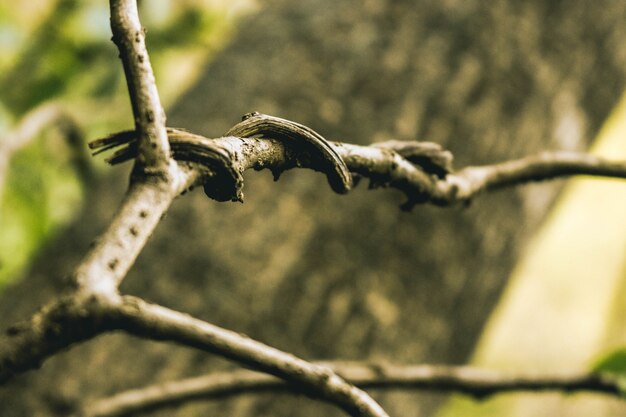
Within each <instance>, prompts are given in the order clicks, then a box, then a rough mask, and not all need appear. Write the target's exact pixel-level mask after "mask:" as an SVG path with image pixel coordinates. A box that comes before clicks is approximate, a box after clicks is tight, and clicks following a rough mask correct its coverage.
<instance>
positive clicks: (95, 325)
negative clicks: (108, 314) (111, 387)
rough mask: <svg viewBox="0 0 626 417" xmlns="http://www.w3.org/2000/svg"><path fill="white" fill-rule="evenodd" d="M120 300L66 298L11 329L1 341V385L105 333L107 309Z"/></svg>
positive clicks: (94, 297)
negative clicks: (104, 313) (105, 307)
mask: <svg viewBox="0 0 626 417" xmlns="http://www.w3.org/2000/svg"><path fill="white" fill-rule="evenodd" d="M117 299H118V297H116V296H112V297H103V296H100V295H97V294H92V295H90V296H88V297H81V298H79V297H73V296H65V297H62V298H61V299H59V300H58V301H56V302H54V303H51V304H49V305H48V306H46V307H44V308H43V309H41V310H40V311H39V312H38V313H36V314H35V315H34V316H33V317H32V318H31V319H30V320H28V321H24V322H21V323H17V324H15V325H13V326H11V327H10V328H8V329H7V331H6V333H5V334H4V335H3V336H2V337H0V384H2V383H4V382H6V381H8V380H9V379H11V378H12V377H13V376H15V375H17V374H20V373H22V372H25V371H28V370H30V369H36V368H39V367H40V366H41V364H42V363H43V361H44V360H45V359H47V358H48V357H50V356H52V355H54V354H55V353H58V352H59V351H61V350H63V349H66V348H68V347H69V346H71V345H72V344H75V343H77V342H80V341H85V340H88V339H90V338H92V337H94V336H96V335H98V334H99V333H102V332H103V331H104V329H105V327H106V324H105V321H103V320H102V317H103V314H102V312H103V311H104V305H105V304H109V303H111V302H116V300H117Z"/></svg>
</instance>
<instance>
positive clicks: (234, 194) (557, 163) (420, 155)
mask: <svg viewBox="0 0 626 417" xmlns="http://www.w3.org/2000/svg"><path fill="white" fill-rule="evenodd" d="M261 116H264V115H261ZM265 117H270V118H271V117H272V116H265ZM272 119H273V120H274V122H275V121H276V120H283V119H278V118H272ZM272 128H275V129H277V130H276V132H274V131H273V130H272ZM283 130H284V126H280V127H279V128H276V126H275V125H271V126H265V128H264V130H263V131H262V132H259V131H252V133H251V132H245V133H251V134H258V133H261V134H262V135H263V136H264V138H242V137H234V136H227V137H221V138H217V139H208V138H204V137H202V136H199V135H195V134H193V133H190V132H187V131H185V130H181V129H174V128H168V135H169V140H170V143H171V146H172V151H173V156H174V158H176V159H178V160H181V161H189V162H195V163H199V164H201V165H203V166H206V167H207V168H209V170H211V171H212V172H213V175H212V176H211V177H209V178H207V181H206V182H205V192H206V194H207V195H208V196H209V197H211V198H214V199H216V200H218V201H225V200H242V198H243V193H242V188H243V177H242V176H241V174H242V172H243V171H244V170H245V169H249V168H254V169H257V170H259V169H262V168H268V169H270V170H271V171H272V172H273V173H274V176H275V178H278V176H279V175H280V173H281V172H282V171H284V170H287V169H291V168H295V167H307V168H312V169H314V170H316V171H321V172H324V173H326V175H328V176H329V178H331V177H332V178H334V177H337V173H336V171H337V170H338V168H337V166H336V165H337V164H335V163H334V162H333V161H334V160H335V159H336V158H335V157H334V155H337V156H338V157H339V158H341V159H342V160H343V162H344V163H345V165H346V166H347V168H348V169H349V171H350V172H352V173H355V174H358V175H360V176H362V177H367V178H369V179H370V181H371V182H370V188H377V187H393V188H397V189H399V190H401V191H403V192H404V193H405V194H406V196H407V198H408V201H407V203H405V204H404V206H403V208H404V209H411V208H412V207H413V206H414V205H416V204H420V203H432V204H436V205H440V206H449V205H453V204H457V203H464V202H468V201H469V200H471V199H472V198H473V197H474V196H476V195H478V194H479V193H480V192H482V191H483V190H494V189H498V188H503V187H508V186H514V185H518V184H523V183H526V182H530V181H543V180H549V179H553V178H557V177H563V176H571V175H593V176H604V177H611V178H626V162H623V161H621V162H617V161H616V162H613V161H608V160H605V159H603V158H599V157H595V156H592V155H588V154H583V153H573V152H546V153H542V154H540V155H536V156H529V157H526V158H522V159H518V160H513V161H508V162H503V163H500V164H494V165H485V166H476V167H467V168H464V169H461V170H459V171H456V172H453V171H452V170H451V158H452V156H451V154H450V153H449V152H448V151H445V150H443V149H441V148H439V147H438V145H435V144H429V143H424V142H408V143H407V142H399V141H389V142H384V143H379V144H374V145H372V146H359V145H353V144H348V143H342V142H324V143H325V144H327V146H329V147H331V148H333V149H332V153H331V152H330V151H328V152H327V154H330V155H331V156H327V157H326V159H323V158H320V156H319V155H320V152H319V150H317V149H314V148H312V147H302V146H300V145H299V144H298V141H296V140H291V141H289V140H284V135H285V133H284V131H283ZM231 131H232V130H231ZM238 131H239V130H238V129H235V132H238ZM135 136H136V134H135V133H134V132H130V131H126V132H120V133H117V134H114V135H111V136H109V137H107V138H103V139H99V140H96V141H94V142H92V143H90V146H91V148H92V149H97V151H96V153H99V152H101V151H105V150H108V149H112V148H115V147H119V149H118V150H117V151H116V152H115V153H114V154H113V156H112V157H110V158H109V159H108V161H109V162H111V163H113V164H115V163H119V162H123V161H125V160H128V159H131V158H133V157H134V156H135V155H136V153H137V150H136V140H135ZM274 136H277V137H279V138H275V137H274ZM328 159H330V160H331V162H330V163H329V162H328ZM329 181H330V180H329ZM344 191H345V190H344ZM344 191H341V192H344Z"/></svg>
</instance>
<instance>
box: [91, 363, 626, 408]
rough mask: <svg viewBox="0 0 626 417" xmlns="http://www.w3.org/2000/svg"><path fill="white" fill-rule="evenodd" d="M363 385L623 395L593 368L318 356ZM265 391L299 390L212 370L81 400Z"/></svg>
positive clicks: (254, 375) (168, 400)
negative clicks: (540, 369)
mask: <svg viewBox="0 0 626 417" xmlns="http://www.w3.org/2000/svg"><path fill="white" fill-rule="evenodd" d="M319 364H320V365H324V366H328V367H330V368H332V369H334V370H335V372H337V373H338V374H339V375H341V376H342V377H343V378H345V379H346V380H348V381H350V382H352V383H353V384H355V385H357V386H359V387H360V388H363V389H370V388H371V389H384V390H389V389H411V390H414V389H420V390H433V391H446V392H448V391H451V392H459V393H463V394H467V395H470V396H473V397H475V398H478V399H482V398H484V397H487V396H491V395H496V394H501V393H506V392H517V391H553V390H556V391H561V392H580V391H585V392H596V393H604V394H608V395H621V394H620V392H621V391H620V388H619V383H618V381H617V378H614V377H611V376H608V375H598V374H592V373H569V374H568V373H561V374H543V375H542V374H529V373H526V374H516V373H510V372H502V371H494V370H488V369H479V368H471V367H467V366H442V365H391V364H379V363H361V362H320V363H319ZM265 392H294V393H298V392H300V391H299V390H298V389H297V388H296V387H294V386H292V385H289V384H286V383H285V382H284V381H281V380H279V379H277V378H275V377H272V376H270V375H266V374H260V373H258V372H254V371H249V370H237V371H231V372H221V373H213V374H208V375H203V376H199V377H195V378H187V379H181V380H178V381H171V382H166V383H162V384H155V385H150V386H147V387H144V388H140V389H134V390H129V391H125V392H121V393H118V394H116V395H113V396H111V397H108V398H103V399H100V400H97V401H93V402H91V403H88V404H86V405H85V406H83V408H82V410H81V412H82V415H84V416H86V417H114V416H123V415H130V414H132V413H136V412H140V411H146V410H154V409H157V408H161V407H168V406H174V405H177V404H181V403H186V402H189V401H198V400H209V399H224V398H227V397H231V396H236V395H241V394H250V393H265Z"/></svg>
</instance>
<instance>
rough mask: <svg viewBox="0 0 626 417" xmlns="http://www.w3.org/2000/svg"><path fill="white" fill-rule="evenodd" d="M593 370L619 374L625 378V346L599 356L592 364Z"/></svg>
mask: <svg viewBox="0 0 626 417" xmlns="http://www.w3.org/2000/svg"><path fill="white" fill-rule="evenodd" d="M592 369H593V371H594V372H602V373H610V374H615V375H621V376H624V377H625V378H626V348H621V349H618V350H616V351H614V352H611V353H609V354H608V355H606V356H604V357H603V358H601V359H600V360H599V361H598V362H596V364H595V365H594V366H593V368H592Z"/></svg>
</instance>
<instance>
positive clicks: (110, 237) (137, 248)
mask: <svg viewBox="0 0 626 417" xmlns="http://www.w3.org/2000/svg"><path fill="white" fill-rule="evenodd" d="M176 172H177V174H178V175H177V176H176V177H173V178H171V180H170V181H167V182H166V181H161V180H160V179H158V178H151V177H147V178H145V179H143V180H142V181H131V185H130V188H129V190H128V192H127V194H126V196H125V198H124V201H123V202H122V204H121V206H120V208H119V209H118V211H117V213H116V214H115V217H114V218H113V220H112V221H111V223H109V225H108V227H107V229H106V230H105V232H104V233H103V234H102V235H101V236H100V237H99V238H98V239H97V240H96V241H95V242H94V243H93V245H92V246H91V248H90V250H89V251H88V252H87V254H86V255H85V257H84V258H83V260H82V261H81V263H80V264H79V265H78V266H77V267H76V269H75V270H74V272H73V273H72V275H71V281H72V282H73V283H74V284H75V285H76V286H77V287H78V288H80V289H82V290H84V291H86V292H87V293H89V292H98V293H106V294H114V293H116V292H117V287H118V285H119V284H120V282H121V281H122V280H123V279H124V277H125V276H126V273H127V272H128V270H129V269H130V267H131V266H132V265H133V263H134V262H135V259H137V256H139V253H140V252H141V250H142V249H143V247H144V246H145V244H146V242H147V240H148V238H149V237H150V236H151V235H152V232H153V231H154V229H155V228H156V226H157V225H158V223H159V221H160V220H161V218H162V217H163V214H164V213H165V212H166V211H167V210H168V209H169V207H170V205H171V204H172V202H173V201H174V199H175V198H176V197H178V196H179V195H180V194H181V193H182V192H183V191H185V190H187V189H188V188H190V187H191V186H193V185H194V184H195V183H196V181H197V179H198V176H199V174H198V172H197V171H196V170H192V169H189V168H187V167H181V168H180V169H179V170H177V171H176Z"/></svg>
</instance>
